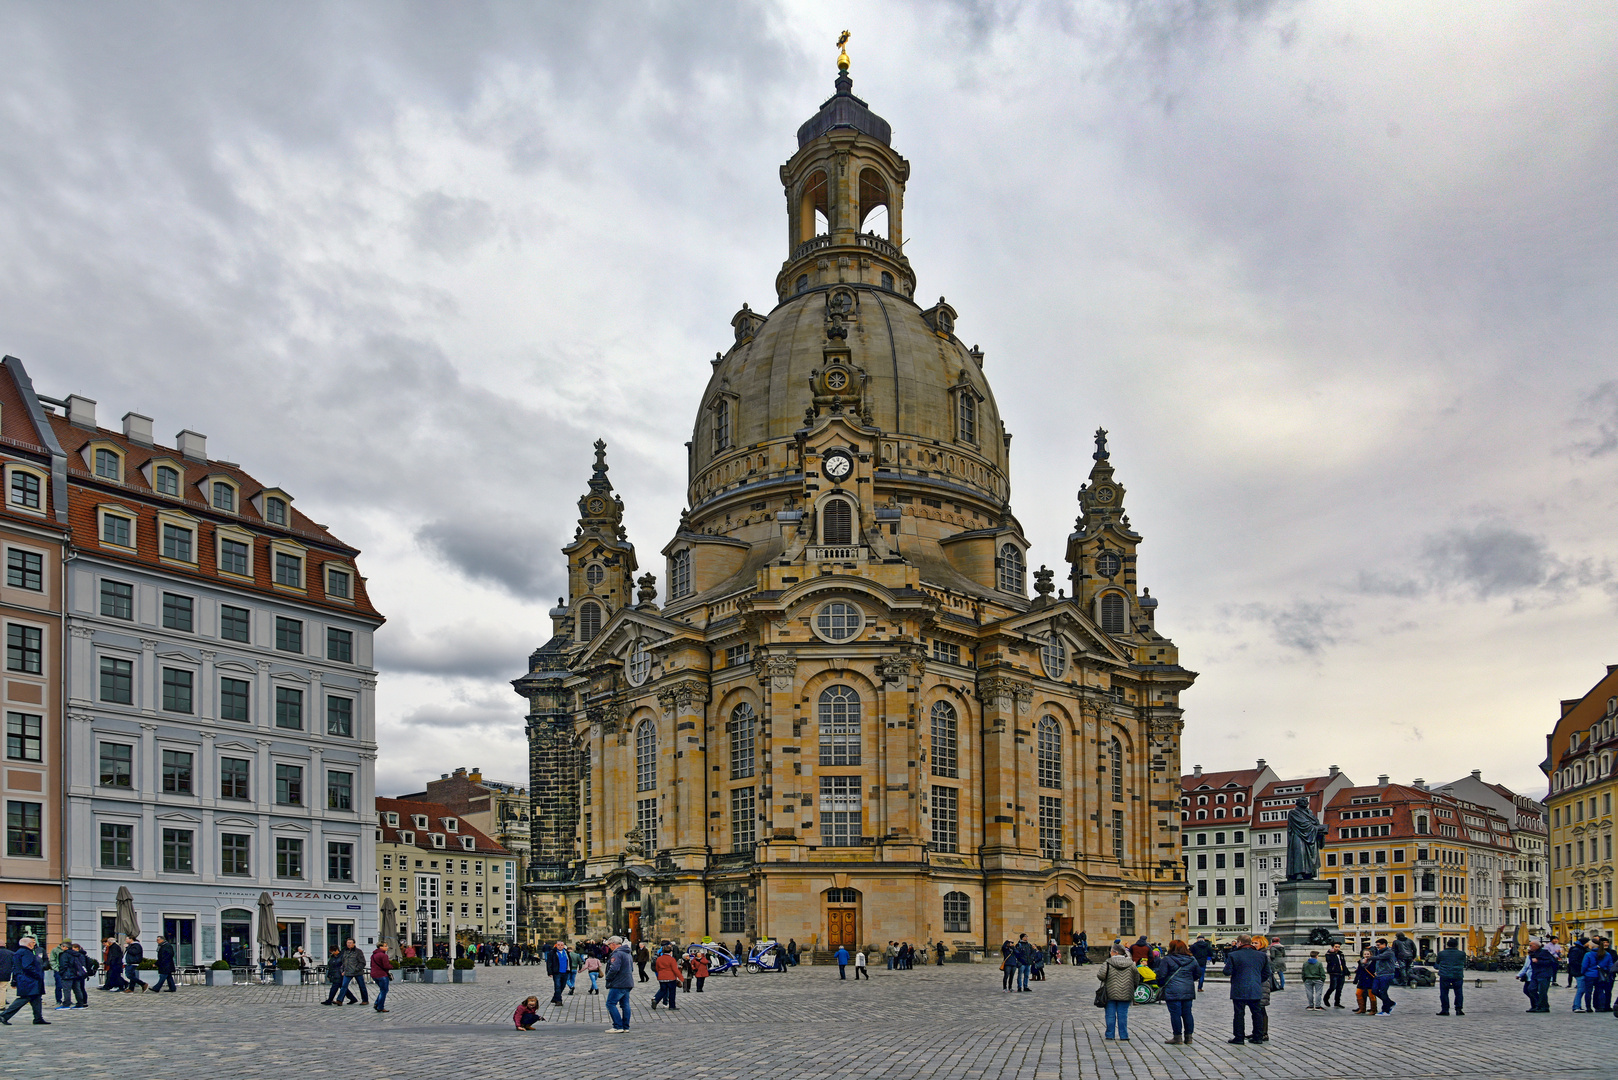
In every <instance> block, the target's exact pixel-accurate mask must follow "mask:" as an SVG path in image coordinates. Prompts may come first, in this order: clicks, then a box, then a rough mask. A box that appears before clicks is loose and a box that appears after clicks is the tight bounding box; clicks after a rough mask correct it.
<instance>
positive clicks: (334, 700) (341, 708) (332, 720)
mask: <svg viewBox="0 0 1618 1080" xmlns="http://www.w3.org/2000/svg"><path fill="white" fill-rule="evenodd" d="M326 734H327V735H337V736H340V737H341V738H344V739H348V738H352V737H353V735H354V702H353V699H351V698H346V697H329V698H327V699H326Z"/></svg>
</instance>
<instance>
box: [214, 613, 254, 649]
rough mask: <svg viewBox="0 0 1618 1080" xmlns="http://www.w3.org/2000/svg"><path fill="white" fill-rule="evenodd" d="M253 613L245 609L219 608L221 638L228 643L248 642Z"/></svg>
mask: <svg viewBox="0 0 1618 1080" xmlns="http://www.w3.org/2000/svg"><path fill="white" fill-rule="evenodd" d="M251 619H252V613H251V612H250V611H248V610H247V609H246V608H244V607H231V606H230V605H229V604H221V605H220V606H219V636H220V637H222V638H224V639H225V640H226V641H246V640H247V639H248V626H249V624H250V622H251Z"/></svg>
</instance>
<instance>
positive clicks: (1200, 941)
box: [1191, 934, 1213, 991]
mask: <svg viewBox="0 0 1618 1080" xmlns="http://www.w3.org/2000/svg"><path fill="white" fill-rule="evenodd" d="M1212 956H1213V942H1211V941H1209V940H1208V935H1207V934H1198V935H1197V940H1195V941H1193V942H1192V943H1191V958H1192V959H1193V960H1195V961H1196V962H1197V989H1198V990H1199V991H1200V990H1201V989H1202V984H1203V983H1204V982H1205V981H1206V980H1207V978H1208V960H1209V959H1210V958H1211V957H1212Z"/></svg>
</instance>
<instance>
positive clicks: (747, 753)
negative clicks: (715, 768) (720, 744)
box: [730, 703, 758, 780]
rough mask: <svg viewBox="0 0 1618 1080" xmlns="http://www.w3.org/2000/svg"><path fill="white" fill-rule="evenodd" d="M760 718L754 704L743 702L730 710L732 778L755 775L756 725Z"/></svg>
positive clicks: (737, 778) (739, 778)
mask: <svg viewBox="0 0 1618 1080" xmlns="http://www.w3.org/2000/svg"><path fill="white" fill-rule="evenodd" d="M757 720H758V718H757V717H756V716H755V715H754V713H753V706H751V705H748V704H746V703H743V704H741V705H738V706H736V707H735V708H734V709H732V710H731V711H730V778H731V779H732V780H741V779H744V778H746V777H749V776H752V775H753V756H754V755H753V746H754V740H755V738H756V736H755V734H754V725H755V724H756V723H757Z"/></svg>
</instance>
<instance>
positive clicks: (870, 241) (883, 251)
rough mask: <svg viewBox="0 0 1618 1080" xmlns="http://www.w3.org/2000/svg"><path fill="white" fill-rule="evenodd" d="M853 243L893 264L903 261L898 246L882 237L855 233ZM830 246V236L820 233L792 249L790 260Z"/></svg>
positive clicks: (873, 234)
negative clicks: (889, 260) (890, 260)
mask: <svg viewBox="0 0 1618 1080" xmlns="http://www.w3.org/2000/svg"><path fill="white" fill-rule="evenodd" d="M854 243H855V244H856V245H857V246H859V247H862V248H869V249H870V250H872V251H874V252H876V253H877V254H878V255H882V256H884V257H886V258H889V259H892V260H893V261H894V262H902V261H904V257H905V255H904V252H903V251H901V250H899V245H898V244H895V243H894V242H893V241H891V240H884V239H883V238H882V237H880V236H878V235H876V233H869V232H867V233H855V234H854ZM831 246H832V240H831V236H830V234H826V233H822V234H821V235H820V236H811V237H810V238H809V239H807V240H805V241H804V242H803V243H801V244H799V245H798V246H797V247H795V248H793V249H792V258H793V259H801V258H803V257H804V256H805V255H808V254H810V253H812V252H816V251H820V250H821V249H823V248H829V247H831ZM789 261H790V260H789Z"/></svg>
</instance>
